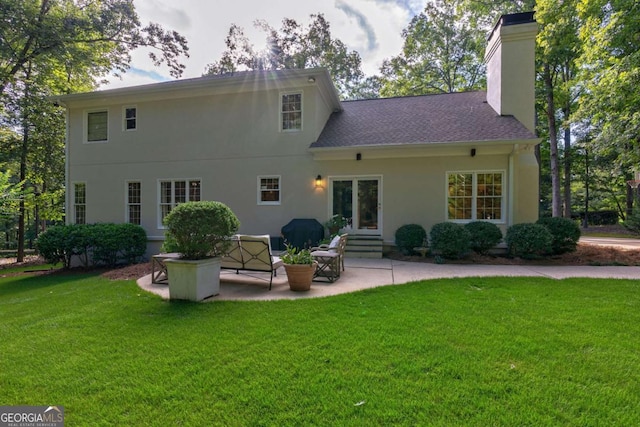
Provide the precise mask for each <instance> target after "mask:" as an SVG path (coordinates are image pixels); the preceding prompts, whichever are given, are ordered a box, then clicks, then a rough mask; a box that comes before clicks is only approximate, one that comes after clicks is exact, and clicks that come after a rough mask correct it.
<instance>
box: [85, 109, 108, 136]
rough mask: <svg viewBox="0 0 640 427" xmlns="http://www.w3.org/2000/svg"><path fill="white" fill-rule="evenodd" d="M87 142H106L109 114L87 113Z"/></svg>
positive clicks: (100, 112)
mask: <svg viewBox="0 0 640 427" xmlns="http://www.w3.org/2000/svg"><path fill="white" fill-rule="evenodd" d="M86 120H87V142H107V141H108V139H109V131H108V128H109V113H108V111H107V110H100V111H88V112H87V118H86Z"/></svg>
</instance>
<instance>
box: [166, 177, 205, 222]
mask: <svg viewBox="0 0 640 427" xmlns="http://www.w3.org/2000/svg"><path fill="white" fill-rule="evenodd" d="M199 201H200V180H199V179H191V180H171V181H169V180H167V181H160V226H162V223H163V221H164V217H165V216H167V214H169V212H171V209H173V208H174V207H175V206H176V205H178V204H180V203H184V202H199Z"/></svg>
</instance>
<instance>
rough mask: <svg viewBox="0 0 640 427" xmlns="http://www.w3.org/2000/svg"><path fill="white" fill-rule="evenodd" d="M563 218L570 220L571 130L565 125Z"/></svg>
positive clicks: (565, 109) (568, 110)
mask: <svg viewBox="0 0 640 427" xmlns="http://www.w3.org/2000/svg"><path fill="white" fill-rule="evenodd" d="M563 111H564V117H565V120H566V121H568V120H569V114H571V111H570V108H569V106H568V105H567V106H565V108H564V109H563ZM562 216H564V217H565V218H569V219H571V128H570V127H569V125H568V124H567V125H566V127H565V129H564V212H563V214H562Z"/></svg>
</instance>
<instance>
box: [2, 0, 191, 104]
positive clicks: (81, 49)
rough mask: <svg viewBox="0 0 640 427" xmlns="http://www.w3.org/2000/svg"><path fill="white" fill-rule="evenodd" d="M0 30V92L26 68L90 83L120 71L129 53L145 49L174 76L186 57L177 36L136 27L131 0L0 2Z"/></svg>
mask: <svg viewBox="0 0 640 427" xmlns="http://www.w3.org/2000/svg"><path fill="white" fill-rule="evenodd" d="M0 28H2V30H0V94H2V93H4V90H5V87H6V86H7V85H8V84H10V83H15V82H16V79H17V78H18V77H17V76H18V74H19V73H20V71H21V70H23V69H24V68H25V67H26V66H27V65H28V64H32V66H34V65H36V64H37V68H40V67H48V68H49V70H50V72H52V73H53V72H55V73H59V74H60V77H67V78H70V77H73V76H74V75H75V74H77V72H79V71H81V72H80V74H84V75H87V74H88V75H89V76H91V77H92V78H93V79H96V78H100V77H103V76H105V75H107V74H109V73H111V72H116V73H118V72H125V71H126V70H127V69H128V66H129V63H130V62H131V55H130V52H131V50H133V49H136V48H139V47H146V48H150V49H151V52H150V53H149V56H150V57H151V59H152V60H153V62H154V64H156V65H160V64H162V63H165V64H166V65H167V66H168V67H169V70H170V73H171V75H172V76H174V77H179V76H180V75H182V71H183V69H184V65H183V64H181V63H180V59H181V57H182V56H188V47H187V41H186V39H185V38H184V37H182V36H181V35H180V34H178V33H177V32H175V31H167V30H164V29H163V28H162V27H161V26H160V25H158V24H154V23H149V24H148V25H146V26H142V24H141V22H140V20H139V18H138V15H137V13H136V11H135V8H134V5H133V1H132V0H105V1H92V0H0ZM53 63H55V64H57V65H58V67H57V68H56V70H55V71H53V68H51V67H50V65H51V64H53ZM86 81H87V80H85V82H86Z"/></svg>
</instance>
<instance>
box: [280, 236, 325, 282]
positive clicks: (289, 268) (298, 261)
mask: <svg viewBox="0 0 640 427" xmlns="http://www.w3.org/2000/svg"><path fill="white" fill-rule="evenodd" d="M280 258H281V259H282V262H283V263H284V270H285V271H286V273H287V279H288V281H289V288H290V289H291V290H292V291H308V290H309V289H311V282H312V281H313V274H314V273H315V272H316V267H317V266H318V263H317V262H316V261H314V259H313V257H312V256H311V251H310V250H309V249H298V248H296V247H295V246H291V245H287V249H286V251H285V253H283V254H282V255H281V256H280Z"/></svg>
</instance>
